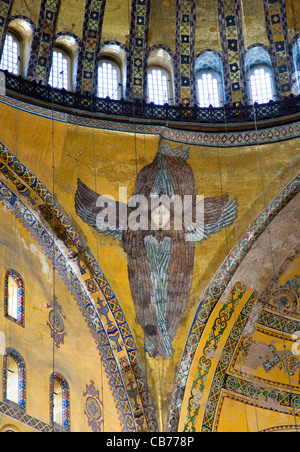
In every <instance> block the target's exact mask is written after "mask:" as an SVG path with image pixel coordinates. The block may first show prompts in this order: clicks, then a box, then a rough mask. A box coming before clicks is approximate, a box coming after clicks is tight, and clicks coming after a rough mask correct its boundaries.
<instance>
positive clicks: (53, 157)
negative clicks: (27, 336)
mask: <svg viewBox="0 0 300 452" xmlns="http://www.w3.org/2000/svg"><path fill="white" fill-rule="evenodd" d="M53 77H54V71H53V76H52V89H51V93H52V99H51V101H52V247H53V251H52V279H53V280H52V304H53V318H54V319H55V309H56V307H55V304H56V300H55V294H56V288H55V282H56V281H55V219H54V203H55V201H54V193H55V149H54V148H55V144H54V136H55V130H54V96H53V90H54V88H53ZM53 328H54V327H53ZM52 334H53V338H52V378H51V382H52V384H53V388H52V394H51V397H52V410H53V412H52V424H53V425H52V431H53V432H55V426H54V409H55V406H54V400H55V398H54V375H55V334H54V331H53V332H52Z"/></svg>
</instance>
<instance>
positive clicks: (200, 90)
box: [196, 71, 222, 108]
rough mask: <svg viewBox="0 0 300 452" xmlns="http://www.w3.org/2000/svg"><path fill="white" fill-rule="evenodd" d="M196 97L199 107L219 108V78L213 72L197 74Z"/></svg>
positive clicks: (220, 92)
mask: <svg viewBox="0 0 300 452" xmlns="http://www.w3.org/2000/svg"><path fill="white" fill-rule="evenodd" d="M196 82H197V95H198V103H199V107H201V108H203V107H209V106H210V105H211V106H212V107H216V108H217V107H220V106H221V102H222V101H221V98H222V91H221V88H220V87H221V83H222V82H221V77H220V75H219V74H218V73H217V72H214V71H201V72H198V73H197V76H196Z"/></svg>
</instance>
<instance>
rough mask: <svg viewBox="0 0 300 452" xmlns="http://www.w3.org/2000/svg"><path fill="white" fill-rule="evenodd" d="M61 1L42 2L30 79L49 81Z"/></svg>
mask: <svg viewBox="0 0 300 452" xmlns="http://www.w3.org/2000/svg"><path fill="white" fill-rule="evenodd" d="M60 2H61V0H42V3H41V9H40V16H39V22H38V26H37V29H36V32H35V34H34V38H33V42H32V48H31V56H30V61H29V65H28V78H35V79H36V80H41V81H42V82H45V83H46V82H47V81H48V76H49V74H50V70H51V61H52V60H51V55H52V49H53V45H54V39H55V28H56V20H57V16H58V11H59V7H60Z"/></svg>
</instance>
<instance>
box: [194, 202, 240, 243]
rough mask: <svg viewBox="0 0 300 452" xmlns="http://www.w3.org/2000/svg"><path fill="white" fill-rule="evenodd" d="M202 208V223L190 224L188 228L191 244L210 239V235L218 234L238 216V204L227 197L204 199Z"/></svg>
mask: <svg viewBox="0 0 300 452" xmlns="http://www.w3.org/2000/svg"><path fill="white" fill-rule="evenodd" d="M201 203H202V204H201V207H202V208H203V211H202V213H203V217H202V221H200V223H199V224H197V223H196V224H194V223H192V224H191V225H190V227H189V228H188V232H189V239H190V241H191V242H194V243H195V242H197V243H201V242H203V241H204V240H207V239H208V238H209V237H210V234H215V233H217V232H220V231H221V229H223V228H225V227H226V226H229V225H231V224H232V223H233V221H234V220H235V219H236V217H237V214H238V202H237V199H236V198H235V199H234V200H233V201H230V200H229V195H228V194H226V195H223V196H218V197H214V198H205V199H204V200H202V201H201Z"/></svg>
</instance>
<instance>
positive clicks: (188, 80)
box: [176, 0, 196, 105]
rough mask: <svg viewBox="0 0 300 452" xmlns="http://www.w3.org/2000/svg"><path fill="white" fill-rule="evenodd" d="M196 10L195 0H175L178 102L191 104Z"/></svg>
mask: <svg viewBox="0 0 300 452" xmlns="http://www.w3.org/2000/svg"><path fill="white" fill-rule="evenodd" d="M195 25H196V10H195V0H181V1H180V0H177V12H176V56H177V58H178V59H179V61H178V66H179V73H180V103H181V104H183V105H184V104H190V105H191V104H192V100H193V92H192V90H193V85H194V84H193V77H194V75H193V71H192V67H193V65H192V62H193V58H194V45H195Z"/></svg>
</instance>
